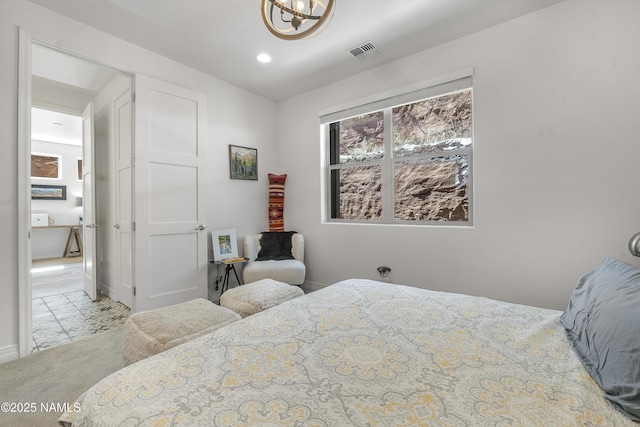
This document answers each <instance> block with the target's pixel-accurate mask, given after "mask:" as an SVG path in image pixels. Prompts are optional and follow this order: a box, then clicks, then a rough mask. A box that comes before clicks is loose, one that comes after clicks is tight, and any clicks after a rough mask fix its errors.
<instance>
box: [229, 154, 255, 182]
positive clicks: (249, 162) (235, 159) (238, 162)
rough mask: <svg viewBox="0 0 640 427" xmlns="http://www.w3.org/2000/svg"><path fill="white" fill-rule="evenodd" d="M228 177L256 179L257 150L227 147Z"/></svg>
mask: <svg viewBox="0 0 640 427" xmlns="http://www.w3.org/2000/svg"><path fill="white" fill-rule="evenodd" d="M229 176H230V178H231V179H248V180H253V181H255V180H257V179H258V149H257V148H249V147H240V146H239V145H229Z"/></svg>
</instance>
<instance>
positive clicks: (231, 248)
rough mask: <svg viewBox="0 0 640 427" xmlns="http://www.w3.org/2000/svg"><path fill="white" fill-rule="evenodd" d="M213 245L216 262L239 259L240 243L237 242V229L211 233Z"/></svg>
mask: <svg viewBox="0 0 640 427" xmlns="http://www.w3.org/2000/svg"><path fill="white" fill-rule="evenodd" d="M211 243H212V246H213V260H214V261H222V260H224V259H227V258H238V241H237V240H236V229H235V228H225V229H222V230H213V231H212V232H211Z"/></svg>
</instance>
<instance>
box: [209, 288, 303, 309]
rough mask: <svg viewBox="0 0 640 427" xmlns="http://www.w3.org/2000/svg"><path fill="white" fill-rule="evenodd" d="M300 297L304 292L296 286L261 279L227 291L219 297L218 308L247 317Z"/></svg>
mask: <svg viewBox="0 0 640 427" xmlns="http://www.w3.org/2000/svg"><path fill="white" fill-rule="evenodd" d="M302 295H304V292H303V291H302V289H300V288H299V287H297V286H291V285H289V284H287V283H283V282H278V281H276V280H272V279H262V280H258V281H257V282H253V283H247V284H246V285H242V286H238V287H237V288H232V289H229V290H228V291H227V292H225V293H223V294H222V295H221V296H220V306H222V307H226V308H228V309H230V310H233V311H235V312H236V313H238V314H239V315H240V316H242V317H247V316H249V315H252V314H255V313H259V312H261V311H263V310H266V309H268V308H271V307H275V306H276V305H278V304H281V303H283V302H285V301H289V300H290V299H293V298H298V297H301V296H302Z"/></svg>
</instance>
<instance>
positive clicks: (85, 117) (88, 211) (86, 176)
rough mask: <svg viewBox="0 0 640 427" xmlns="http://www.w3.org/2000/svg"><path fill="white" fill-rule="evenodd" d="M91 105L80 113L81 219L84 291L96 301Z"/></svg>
mask: <svg viewBox="0 0 640 427" xmlns="http://www.w3.org/2000/svg"><path fill="white" fill-rule="evenodd" d="M94 152H95V150H94V138H93V103H92V102H90V103H89V105H87V108H85V110H84V112H83V113H82V197H83V202H82V211H83V212H82V217H83V225H84V226H83V231H82V244H83V257H82V263H83V269H82V270H83V277H84V291H85V292H86V293H87V295H89V297H90V298H91V299H92V300H96V299H97V296H98V293H97V290H96V288H97V286H96V283H97V278H96V269H95V265H96V263H95V256H96V224H95V207H96V203H95V197H94V195H95V181H94V176H95V167H94V162H93V160H94V159H93V153H94Z"/></svg>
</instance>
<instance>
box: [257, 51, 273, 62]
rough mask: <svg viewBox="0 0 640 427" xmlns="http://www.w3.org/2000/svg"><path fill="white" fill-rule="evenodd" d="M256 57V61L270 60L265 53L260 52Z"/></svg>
mask: <svg viewBox="0 0 640 427" xmlns="http://www.w3.org/2000/svg"><path fill="white" fill-rule="evenodd" d="M256 59H257V60H258V61H260V62H262V63H263V64H266V63H268V62H271V57H270V56H269V55H267V54H266V53H261V54H260V55H258V56H257V58H256Z"/></svg>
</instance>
